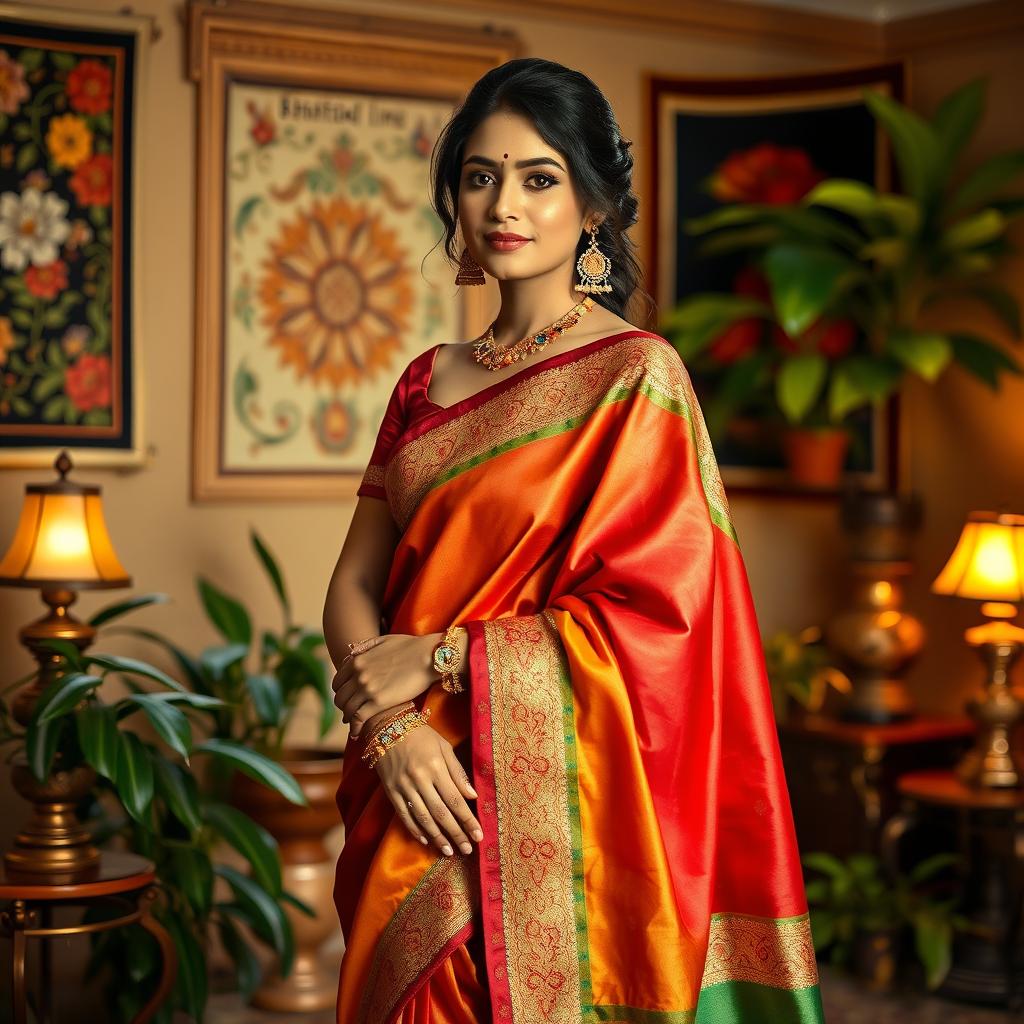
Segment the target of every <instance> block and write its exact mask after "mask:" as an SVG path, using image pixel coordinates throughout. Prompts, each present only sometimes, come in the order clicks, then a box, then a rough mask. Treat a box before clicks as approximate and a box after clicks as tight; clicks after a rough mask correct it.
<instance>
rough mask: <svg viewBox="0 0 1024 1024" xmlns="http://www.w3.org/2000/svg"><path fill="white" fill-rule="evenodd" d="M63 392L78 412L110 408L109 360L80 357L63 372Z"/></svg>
mask: <svg viewBox="0 0 1024 1024" xmlns="http://www.w3.org/2000/svg"><path fill="white" fill-rule="evenodd" d="M64 390H65V392H67V396H68V398H70V399H71V401H72V402H73V403H74V405H75V408H76V409H78V411H79V412H88V411H89V410H90V409H106V408H108V407H109V406H110V359H109V358H108V357H107V356H93V355H89V354H86V355H84V356H82V357H81V358H80V359H79V360H78V362H77V363H75V365H74V366H69V367H68V368H67V370H66V371H65V372H64Z"/></svg>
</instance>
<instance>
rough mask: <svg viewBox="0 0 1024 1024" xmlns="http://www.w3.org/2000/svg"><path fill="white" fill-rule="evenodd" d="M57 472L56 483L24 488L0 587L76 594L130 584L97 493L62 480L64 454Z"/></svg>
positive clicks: (68, 464)
mask: <svg viewBox="0 0 1024 1024" xmlns="http://www.w3.org/2000/svg"><path fill="white" fill-rule="evenodd" d="M56 467H57V469H58V471H59V472H60V473H61V477H60V479H59V480H57V481H55V482H54V483H50V484H29V485H28V486H27V487H26V488H25V499H24V502H23V504H22V506H21V518H20V519H19V521H18V528H17V531H16V532H15V534H14V540H13V541H12V542H11V546H10V547H9V548H8V549H7V553H6V554H5V555H4V557H3V559H2V560H0V584H6V585H7V586H21V587H47V586H50V587H53V586H64V587H69V588H72V589H76V590H77V589H89V588H100V587H124V586H127V585H128V584H130V583H131V579H130V577H129V576H128V574H127V572H126V571H125V568H124V566H123V565H121V562H120V560H119V559H118V557H117V554H116V553H115V551H114V546H113V544H112V543H111V541H110V535H109V534H108V533H107V526H106V523H105V522H104V519H103V499H102V498H101V496H100V489H99V487H95V486H85V485H81V484H76V483H72V482H71V481H69V480H66V479H65V475H66V473H67V471H68V470H69V469H70V468H71V460H70V458H69V457H68V456H67V453H61V455H60V456H59V457H58V459H57V463H56Z"/></svg>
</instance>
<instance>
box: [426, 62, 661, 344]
mask: <svg viewBox="0 0 1024 1024" xmlns="http://www.w3.org/2000/svg"><path fill="white" fill-rule="evenodd" d="M502 108H504V109H509V110H513V111H515V112H517V113H520V114H523V115H525V116H526V117H528V118H530V120H531V121H532V122H533V124H534V126H535V128H536V129H537V133H538V134H539V135H540V137H541V138H542V139H543V140H544V141H545V142H546V143H547V144H548V145H549V146H551V147H552V148H553V149H555V150H557V151H558V152H559V153H560V154H562V155H563V156H564V157H565V158H566V160H567V161H568V164H569V173H570V174H571V175H572V179H573V182H574V184H575V186H576V188H577V191H578V192H579V194H580V196H581V197H582V199H583V201H584V202H585V203H586V204H587V205H588V206H589V207H590V208H591V209H592V210H594V211H595V212H599V213H602V214H604V219H603V220H602V222H601V224H600V226H599V227H598V229H597V244H598V246H599V248H600V249H601V250H602V252H604V253H605V254H606V255H607V256H608V258H609V259H610V260H611V263H612V269H611V275H610V276H609V279H608V283H609V284H610V285H611V286H612V290H611V291H610V292H597V293H595V294H594V295H593V296H592V298H593V299H595V300H596V301H597V302H599V303H600V304H601V305H603V306H605V307H606V308H608V309H610V310H612V311H613V312H615V313H617V314H618V315H619V316H621V317H623V318H624V319H626V317H625V314H624V311H625V309H626V307H627V305H628V304H629V301H630V298H631V296H633V294H634V292H638V293H639V295H640V296H642V297H643V299H644V300H645V302H646V304H647V307H648V308H647V311H646V313H647V315H649V314H650V313H651V312H652V311H653V309H654V302H653V300H652V299H651V297H650V296H649V295H648V294H647V293H646V292H645V291H643V290H642V289H641V288H640V282H641V280H642V278H643V271H642V270H641V267H640V262H639V260H638V259H637V256H636V246H635V244H634V243H633V240H632V239H631V238H627V237H626V231H627V230H628V229H629V228H631V227H632V226H633V225H634V224H635V223H636V221H637V207H638V205H639V204H638V202H637V198H636V195H635V194H634V192H633V157H632V155H631V154H630V152H629V147H630V146H631V145H632V143H631V142H628V141H627V140H625V139H623V138H622V135H621V134H620V132H619V125H618V122H617V121H616V120H615V115H614V113H612V108H611V105H610V104H609V103H608V100H607V99H605V96H604V93H602V92H601V90H600V89H599V88H598V87H597V86H596V85H595V84H594V83H593V82H592V81H591V80H590V79H589V78H588V77H587V76H586V75H584V74H582V73H581V72H579V71H573V70H572V69H571V68H567V67H565V66H564V65H563V64H558V63H556V62H555V61H551V60H543V59H542V58H540V57H520V58H517V59H516V60H510V61H506V63H504V64H502V65H501V66H500V67H497V68H493V69H492V70H490V71H488V72H487V73H486V74H485V75H484V76H483V77H482V78H481V79H480V80H479V81H478V82H477V83H476V84H475V85H474V86H473V88H472V89H471V90H470V91H469V95H468V96H467V97H466V99H465V101H464V102H463V104H462V106H461V107H460V108H459V109H458V110H457V111H455V113H454V114H453V115H452V117H451V119H450V120H449V121H448V123H447V124H446V125H445V126H444V128H442V129H441V134H440V135H439V136H438V139H437V142H436V143H435V145H434V151H433V153H432V154H431V158H430V178H431V182H432V201H433V207H434V210H435V212H436V213H437V215H438V216H439V217H440V218H441V223H442V224H443V225H444V251H445V253H446V254H447V256H448V259H449V260H450V261H451V262H452V263H457V262H458V259H459V254H457V253H456V252H455V233H456V229H457V228H458V209H459V207H458V197H459V185H460V182H461V177H462V159H463V156H464V147H465V144H466V141H467V140H468V139H469V137H470V135H472V134H473V132H474V131H475V129H476V127H477V125H479V124H480V122H481V121H483V120H484V119H485V118H486V117H488V116H489V115H490V114H492V113H494V112H495V111H496V110H499V109H502ZM589 244H590V234H589V233H588V232H581V236H580V242H579V245H578V246H577V248H576V258H577V259H578V258H579V255H580V253H582V252H583V251H584V250H585V249H586V248H587V246H588V245H589ZM641 326H642V324H641Z"/></svg>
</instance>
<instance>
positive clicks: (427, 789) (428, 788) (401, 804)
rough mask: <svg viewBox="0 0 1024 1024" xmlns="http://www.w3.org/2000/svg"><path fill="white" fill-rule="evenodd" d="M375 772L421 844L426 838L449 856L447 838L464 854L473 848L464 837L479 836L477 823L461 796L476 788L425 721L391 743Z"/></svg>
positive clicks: (471, 794)
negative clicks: (400, 738) (424, 723)
mask: <svg viewBox="0 0 1024 1024" xmlns="http://www.w3.org/2000/svg"><path fill="white" fill-rule="evenodd" d="M376 771H377V774H378V775H379V776H380V780H381V782H382V783H383V785H384V790H385V792H386V793H387V794H388V797H389V799H390V800H391V802H392V803H393V804H394V805H395V810H396V811H397V812H398V816H399V818H401V819H402V823H403V824H404V825H405V827H406V828H407V829H409V831H410V832H411V833H412V834H413V836H415V837H416V838H417V839H418V840H419V841H420V842H421V843H426V842H428V838H427V837H429V841H431V842H433V843H435V844H436V845H437V847H438V849H440V850H441V852H442V853H444V854H446V855H448V856H452V854H453V851H452V847H451V846H449V845H448V840H449V838H450V839H451V841H452V843H454V844H455V845H456V846H458V847H459V849H460V850H462V852H463V853H472V852H473V846H472V844H471V843H470V841H469V836H472V837H473V838H474V839H476V840H477V842H479V841H480V840H481V839H483V830H482V829H481V828H480V822H478V821H477V820H476V818H475V817H474V815H473V812H472V811H471V810H470V809H469V805H468V804H467V803H466V797H464V796H463V793H465V794H466V796H468V797H469V798H470V799H476V795H477V794H476V790H474V789H473V787H472V786H471V785H470V782H469V778H468V777H467V775H466V770H465V769H464V768H463V767H462V765H461V764H460V763H459V759H458V758H457V757H456V756H455V751H454V749H453V748H452V745H451V744H450V743H449V742H448V741H447V740H446V739H445V738H444V737H443V736H442V735H441V734H440V733H438V732H436V731H435V730H433V729H431V728H430V726H429V725H419V726H416V727H415V728H414V729H411V730H410V731H409V733H408V735H407V736H406V737H405V738H404V739H402V740H399V741H398V742H397V743H395V744H393V745H392V746H390V747H389V748H388V749H387V750H386V751H385V753H384V754H383V756H382V757H381V759H380V760H379V761H378V762H377V764H376ZM410 804H411V805H412V806H411V807H410ZM442 828H443V829H444V832H442V831H441V829H442ZM445 833H447V835H445Z"/></svg>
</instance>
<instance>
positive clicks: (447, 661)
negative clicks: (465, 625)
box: [434, 625, 465, 693]
mask: <svg viewBox="0 0 1024 1024" xmlns="http://www.w3.org/2000/svg"><path fill="white" fill-rule="evenodd" d="M457 628H458V627H457V626H454V625H453V626H449V627H448V628H447V629H446V630H445V631H444V639H443V640H442V641H441V642H440V643H439V644H438V645H437V646H436V647H435V648H434V668H435V669H436V670H437V671H438V672H440V673H441V687H442V689H444V690H447V691H448V693H462V691H463V690H464V689H465V687H463V685H462V683H460V682H459V666H460V665H461V664H462V652H461V651H460V650H459V642H458V638H457V637H456V635H455V630H456V629H457Z"/></svg>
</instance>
